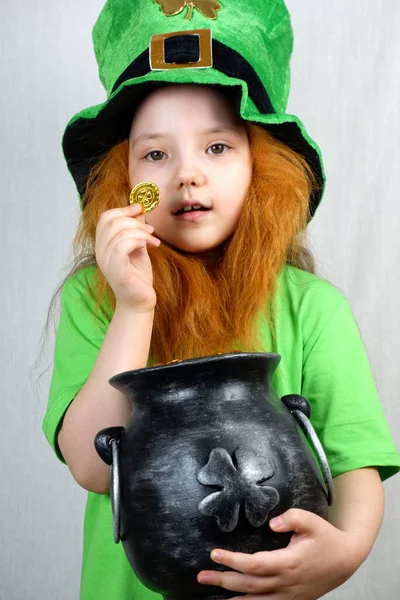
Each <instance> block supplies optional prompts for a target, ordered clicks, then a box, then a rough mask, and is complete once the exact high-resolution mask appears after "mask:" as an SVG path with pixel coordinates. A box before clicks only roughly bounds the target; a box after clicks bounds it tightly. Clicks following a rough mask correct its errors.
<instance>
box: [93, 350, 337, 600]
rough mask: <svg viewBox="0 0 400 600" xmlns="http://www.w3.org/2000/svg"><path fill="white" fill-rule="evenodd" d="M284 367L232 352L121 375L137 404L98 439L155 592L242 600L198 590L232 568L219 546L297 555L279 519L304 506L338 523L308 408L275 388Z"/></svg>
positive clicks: (119, 508)
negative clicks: (330, 510)
mask: <svg viewBox="0 0 400 600" xmlns="http://www.w3.org/2000/svg"><path fill="white" fill-rule="evenodd" d="M279 361H280V356H279V355H278V354H264V353H232V354H222V355H216V356H211V357H206V358H199V359H191V360H185V361H181V362H175V363H171V364H168V365H163V366H158V367H151V368H145V369H139V370H135V371H127V372H125V373H121V374H119V375H116V376H115V377H112V378H111V379H110V384H111V385H112V386H113V387H115V388H116V389H118V390H120V391H121V392H123V393H124V394H126V395H127V396H128V397H129V398H130V399H131V400H132V405H133V411H132V415H131V418H130V420H129V422H128V424H127V426H126V428H125V429H124V428H121V427H112V428H108V429H104V430H102V431H100V432H99V433H98V434H97V436H96V439H95V445H96V449H97V451H98V453H99V455H100V456H101V457H102V459H103V460H104V461H105V462H106V463H107V464H109V465H111V501H112V507H113V517H114V539H115V541H116V542H118V541H119V539H121V540H122V543H123V546H124V550H125V553H126V555H127V557H128V560H129V562H130V565H131V567H132V569H133V570H134V572H135V573H136V575H137V576H138V577H139V579H140V580H141V581H142V582H143V583H144V585H146V586H147V587H149V588H150V589H152V590H154V591H156V592H159V593H160V594H162V595H163V596H164V598H166V599H168V600H189V598H190V600H194V599H197V600H211V599H216V598H229V597H232V595H237V594H233V593H232V592H227V591H225V590H222V589H220V588H218V589H216V588H212V587H208V586H204V585H200V584H199V583H198V582H197V579H196V577H197V574H198V572H199V571H200V570H203V569H218V568H221V569H225V567H218V566H217V565H216V564H215V563H214V562H213V561H211V559H210V551H211V550H212V549H213V548H216V547H219V548H225V549H227V550H232V551H239V552H247V553H254V552H258V551H260V550H273V549H277V548H282V547H285V546H286V545H287V544H288V543H289V541H290V536H291V534H290V533H283V534H282V533H281V534H280V533H275V532H274V531H272V530H271V529H270V527H269V525H268V522H269V520H270V519H271V518H273V517H274V516H276V515H279V514H281V513H283V512H284V511H286V510H287V509H289V508H292V507H297V508H302V509H305V510H309V511H312V512H314V513H316V514H318V515H320V516H321V517H323V518H326V517H327V507H328V504H329V503H330V502H331V501H332V491H333V487H332V479H331V477H330V472H329V467H328V465H327V463H326V459H325V455H324V453H323V450H322V448H321V445H320V444H319V441H318V438H317V437H316V435H315V432H314V430H313V429H312V427H311V425H310V423H309V421H308V417H309V416H310V406H309V403H308V402H307V400H306V399H305V398H302V397H301V396H297V395H290V396H285V397H283V398H282V400H280V399H279V398H278V397H277V396H276V394H275V392H274V390H273V388H272V386H271V376H272V374H273V372H274V371H275V369H276V367H277V365H278V363H279ZM307 435H308V437H309V438H311V439H312V442H313V444H314V448H315V450H316V454H318V455H319V458H320V463H321V464H320V465H319V464H318V461H317V460H316V458H315V453H314V452H313V451H312V450H311V447H310V446H309V443H308V441H307V439H306V436H307ZM320 467H322V471H323V472H324V473H325V479H326V481H327V483H328V486H327V488H326V487H325V483H324V480H323V477H322V475H321V469H320Z"/></svg>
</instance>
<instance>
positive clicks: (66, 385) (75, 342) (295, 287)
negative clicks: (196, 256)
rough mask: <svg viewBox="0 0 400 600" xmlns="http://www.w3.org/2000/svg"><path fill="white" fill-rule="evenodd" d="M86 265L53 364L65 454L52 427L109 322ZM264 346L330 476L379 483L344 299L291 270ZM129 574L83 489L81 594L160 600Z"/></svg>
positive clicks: (103, 511) (66, 293)
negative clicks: (304, 413) (373, 474)
mask: <svg viewBox="0 0 400 600" xmlns="http://www.w3.org/2000/svg"><path fill="white" fill-rule="evenodd" d="M94 273H95V267H86V268H84V269H82V270H81V271H79V272H78V273H76V274H75V275H74V276H73V277H71V278H70V279H69V280H68V281H67V282H66V284H65V285H64V288H63V293H62V311H61V316H60V322H59V326H58V332H57V339H56V347H55V356H54V370H53V376H52V381H51V387H50V394H49V403H48V409H47V413H46V416H45V418H44V422H43V430H44V433H45V435H46V437H47V439H48V441H49V442H50V444H51V446H52V447H53V449H54V450H55V452H56V453H57V455H58V457H59V458H60V459H61V460H63V459H62V456H61V453H60V450H59V448H58V446H57V433H58V430H59V426H60V424H61V422H62V418H63V415H64V414H65V411H66V410H67V408H68V406H69V404H70V403H71V401H72V400H73V399H74V397H75V396H76V394H77V393H78V392H79V390H80V389H81V388H82V386H83V385H84V383H85V381H86V380H87V378H88V377H89V374H90V372H91V370H92V368H93V365H94V363H95V361H96V358H97V355H98V352H99V349H100V347H101V344H102V342H103V339H104V336H105V334H106V331H107V327H108V324H109V322H110V316H111V314H110V312H109V311H108V312H107V311H106V310H104V309H103V308H101V309H100V311H99V313H98V316H97V318H96V319H95V318H94V317H93V310H94V306H95V300H94V298H93V295H92V294H91V293H90V290H89V284H90V282H92V281H93V275H94ZM261 327H262V335H263V338H264V339H265V351H266V352H277V353H279V354H280V355H281V357H282V359H281V362H280V364H279V366H278V369H277V371H276V373H275V374H274V379H273V383H274V388H275V390H276V392H277V394H278V396H279V397H281V396H283V395H285V394H302V395H303V396H305V397H306V398H307V399H308V400H309V401H310V403H311V406H312V416H311V421H312V423H313V425H314V428H315V430H316V431H317V434H318V435H319V438H320V440H321V442H322V444H323V446H324V449H325V452H326V455H327V457H328V461H329V464H330V468H331V471H332V475H333V476H334V477H335V476H337V475H339V474H341V473H344V472H346V471H350V470H353V469H358V468H362V467H367V466H377V467H378V468H379V472H380V475H381V478H382V480H383V479H386V478H387V477H390V476H391V475H393V474H394V473H396V472H397V471H399V470H400V456H399V454H398V452H397V450H396V448H395V446H394V444H393V441H392V438H391V436H390V433H389V431H388V427H387V424H386V420H385V417H384V414H383V411H382V407H381V404H380V401H379V398H378V395H377V391H376V388H375V384H374V381H373V377H372V374H371V370H370V367H369V364H368V359H367V356H366V352H365V349H364V347H363V343H362V340H361V337H360V333H359V330H358V327H357V324H356V322H355V320H354V317H353V315H352V312H351V309H350V307H349V304H348V302H347V300H346V299H345V298H344V297H343V296H342V294H341V293H340V292H338V290H337V289H336V288H335V287H334V286H333V285H331V284H330V283H328V282H326V281H324V280H322V279H319V278H318V277H316V276H315V275H311V274H310V273H306V272H304V271H301V270H299V269H296V268H294V267H285V269H283V271H282V273H281V275H280V277H279V285H278V296H277V313H276V318H275V334H276V335H275V339H273V337H272V335H271V333H270V331H269V327H268V325H267V322H266V321H264V320H263V321H262V322H261ZM160 598H161V596H159V595H158V594H155V593H153V592H151V591H150V590H148V589H147V588H145V587H144V586H143V585H142V584H141V583H140V582H139V581H138V579H137V578H136V577H135V575H134V574H133V572H132V570H131V568H130V566H129V563H128V560H127V558H126V557H125V554H124V550H123V547H122V544H118V545H116V544H114V542H113V533H112V514H111V503H110V497H109V495H98V494H94V493H90V492H89V494H88V500H87V506H86V512H85V525H84V546H83V565H82V581H81V600H156V599H158V600H160Z"/></svg>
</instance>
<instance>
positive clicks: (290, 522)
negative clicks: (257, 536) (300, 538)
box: [269, 508, 326, 535]
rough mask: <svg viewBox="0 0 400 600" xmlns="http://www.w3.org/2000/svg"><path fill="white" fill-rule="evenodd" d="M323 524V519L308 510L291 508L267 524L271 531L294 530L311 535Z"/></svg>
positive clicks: (324, 522)
mask: <svg viewBox="0 0 400 600" xmlns="http://www.w3.org/2000/svg"><path fill="white" fill-rule="evenodd" d="M325 524H326V521H325V519H322V518H321V517H319V516H318V515H316V514H314V513H312V512H309V511H308V510H302V509H300V508H291V509H290V510H287V511H286V512H284V513H283V514H282V515H280V516H279V517H275V518H274V519H272V520H271V521H270V523H269V526H270V527H271V529H273V531H279V532H281V533H284V532H287V531H294V532H295V533H302V534H309V535H312V534H314V533H315V531H316V530H317V529H319V528H320V527H324V525H325Z"/></svg>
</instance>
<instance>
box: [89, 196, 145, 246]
mask: <svg viewBox="0 0 400 600" xmlns="http://www.w3.org/2000/svg"><path fill="white" fill-rule="evenodd" d="M142 210H143V209H142V206H140V204H132V205H130V206H124V207H123V208H112V209H111V210H106V211H104V212H103V213H102V214H101V216H100V219H99V222H98V224H97V228H96V239H99V238H101V237H104V234H105V233H106V237H107V239H109V238H110V237H112V235H113V233H115V232H116V231H117V229H118V231H119V230H120V229H121V224H124V225H126V226H136V227H144V228H145V229H146V228H147V230H148V231H150V228H151V225H147V223H146V222H145V216H144V213H143V212H142Z"/></svg>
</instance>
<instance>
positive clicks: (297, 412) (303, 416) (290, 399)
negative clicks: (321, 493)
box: [281, 394, 335, 506]
mask: <svg viewBox="0 0 400 600" xmlns="http://www.w3.org/2000/svg"><path fill="white" fill-rule="evenodd" d="M281 400H282V402H283V403H284V405H285V406H286V407H287V408H288V409H289V410H290V412H291V413H292V415H293V416H294V418H295V419H296V421H297V422H298V424H299V425H300V427H301V428H302V430H303V432H304V434H305V435H307V436H308V438H309V440H310V442H311V444H312V445H313V447H314V450H315V452H316V454H317V456H318V459H319V462H320V465H321V467H322V471H323V473H324V476H325V482H326V485H327V490H328V492H327V495H328V506H331V505H332V504H333V503H334V501H335V487H334V484H333V478H332V473H331V470H330V468H329V463H328V459H327V458H326V454H325V451H324V449H323V447H322V444H321V442H320V441H319V438H318V435H317V433H316V431H315V429H314V427H313V426H312V425H311V422H310V416H311V405H310V403H309V401H308V400H307V399H306V398H304V397H303V396H300V395H299V394H288V395H287V396H282V398H281Z"/></svg>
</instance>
